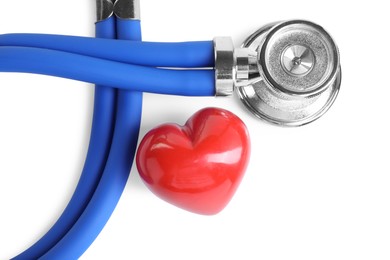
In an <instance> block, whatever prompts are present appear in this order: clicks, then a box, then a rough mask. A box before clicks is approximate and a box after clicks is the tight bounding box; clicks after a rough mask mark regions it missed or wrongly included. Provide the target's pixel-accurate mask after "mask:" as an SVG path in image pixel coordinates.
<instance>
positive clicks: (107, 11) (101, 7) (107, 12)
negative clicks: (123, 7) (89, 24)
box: [96, 0, 114, 22]
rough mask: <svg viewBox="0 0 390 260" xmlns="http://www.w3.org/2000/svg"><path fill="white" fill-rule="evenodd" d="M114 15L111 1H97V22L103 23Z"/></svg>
mask: <svg viewBox="0 0 390 260" xmlns="http://www.w3.org/2000/svg"><path fill="white" fill-rule="evenodd" d="M113 13H114V4H113V2H112V1H111V0H96V21H98V22H99V21H103V20H105V19H107V18H109V17H111V15H112V14H113Z"/></svg>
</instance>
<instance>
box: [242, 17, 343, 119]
mask: <svg viewBox="0 0 390 260" xmlns="http://www.w3.org/2000/svg"><path fill="white" fill-rule="evenodd" d="M242 47H243V48H242V49H244V50H246V53H247V54H248V55H247V57H248V58H247V60H251V62H248V63H249V64H251V65H250V66H248V65H247V66H246V67H245V66H243V65H240V66H239V64H241V63H242V62H238V60H239V59H240V60H244V61H245V60H246V59H245V52H244V51H242V49H238V50H236V53H238V55H237V54H236V57H237V63H236V66H237V69H236V70H237V77H236V78H237V80H236V82H235V86H236V90H237V93H238V95H239V97H240V99H241V100H242V102H243V103H244V105H245V106H246V107H247V108H248V109H249V110H250V111H251V112H252V113H253V114H255V115H256V116H258V117H260V118H262V119H265V120H266V121H268V122H271V123H274V124H278V125H284V126H300V125H304V124H307V123H310V122H312V121H314V120H316V119H317V118H319V117H320V116H321V115H323V114H324V113H325V112H326V111H327V110H328V109H329V108H330V106H331V105H332V104H333V102H334V100H335V98H336V97H337V94H338V92H339V88H340V83H341V69H340V61H339V53H338V49H337V47H336V45H335V43H334V41H333V39H332V38H331V37H330V35H329V34H328V33H327V32H326V31H325V30H324V29H323V28H322V27H320V26H318V25H316V24H314V23H311V22H308V21H302V20H293V21H287V22H279V23H275V24H269V25H266V26H265V27H263V28H261V29H260V30H258V31H257V32H255V33H254V34H252V35H251V36H250V37H249V38H248V39H247V40H246V41H245V42H244V44H243V46H242ZM254 53H256V54H257V60H256V61H257V65H258V66H257V70H258V71H257V73H256V72H255V71H253V68H254V66H253V55H254ZM241 56H244V57H241ZM249 67H250V68H251V69H250V70H251V71H250V72H248V73H249V74H250V75H252V77H248V80H245V77H246V74H245V69H246V68H249ZM249 74H248V75H249ZM249 78H250V79H249Z"/></svg>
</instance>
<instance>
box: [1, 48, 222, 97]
mask: <svg viewBox="0 0 390 260" xmlns="http://www.w3.org/2000/svg"><path fill="white" fill-rule="evenodd" d="M0 60H1V61H2V62H1V63H0V72H22V73H34V74H42V75H49V76H55V77H62V78H68V79H74V80H79V81H84V82H88V83H93V84H98V85H104V86H115V87H116V88H120V89H125V90H133V91H139V92H149V93H158V94H168V95H184V96H214V94H215V72H214V70H210V69H207V70H203V69H202V70H173V69H160V68H154V67H145V66H139V65H133V64H125V63H121V62H115V61H110V60H103V59H99V58H94V57H89V56H83V55H79V54H73V53H67V52H62V51H55V50H49V49H39V48H31V47H14V46H11V47H9V46H4V47H0ZM107 68H110V69H107Z"/></svg>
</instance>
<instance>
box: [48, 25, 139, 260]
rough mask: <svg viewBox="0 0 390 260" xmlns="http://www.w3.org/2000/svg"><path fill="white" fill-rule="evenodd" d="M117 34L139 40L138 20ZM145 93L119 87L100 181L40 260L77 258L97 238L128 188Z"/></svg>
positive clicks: (119, 26)
mask: <svg viewBox="0 0 390 260" xmlns="http://www.w3.org/2000/svg"><path fill="white" fill-rule="evenodd" d="M117 29H118V31H117V32H118V36H119V37H126V38H130V39H134V40H138V39H139V40H140V38H141V35H140V24H139V21H134V20H123V21H120V22H117ZM141 113H142V93H141V92H130V91H124V90H120V91H119V93H118V104H117V114H116V123H115V130H114V138H113V142H112V146H111V151H110V155H109V158H108V161H107V165H106V168H105V171H104V173H103V176H102V178H101V181H100V183H99V185H98V187H97V189H96V191H95V193H94V195H93V198H92V199H91V201H90V203H89V204H88V206H87V208H86V209H85V211H84V213H83V214H82V216H81V217H80V218H79V220H78V221H77V223H76V224H75V225H74V226H73V228H72V229H71V230H70V231H69V232H68V233H67V234H66V236H64V238H63V239H62V240H61V241H60V242H59V243H58V244H57V245H56V246H55V247H53V248H52V249H51V250H50V251H49V252H48V253H47V254H45V255H44V256H43V257H42V258H41V259H58V260H61V259H64V260H68V259H77V258H79V257H80V256H81V255H82V254H83V253H84V252H85V250H87V249H88V247H89V246H90V245H91V243H92V242H93V241H94V240H95V239H96V237H97V236H98V234H99V233H100V231H101V230H102V229H103V227H104V226H105V224H106V222H107V221H108V219H109V218H110V216H111V214H112V212H113V211H114V209H115V207H116V205H117V203H118V201H119V198H120V196H121V194H122V192H123V190H124V188H125V185H126V182H127V179H128V176H129V173H130V170H131V166H132V162H133V160H134V156H135V151H136V147H137V141H138V133H139V128H140V122H141Z"/></svg>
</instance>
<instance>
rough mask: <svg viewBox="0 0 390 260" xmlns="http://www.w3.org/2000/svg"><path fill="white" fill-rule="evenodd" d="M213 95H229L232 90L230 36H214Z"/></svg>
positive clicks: (232, 57) (232, 48) (232, 69)
mask: <svg viewBox="0 0 390 260" xmlns="http://www.w3.org/2000/svg"><path fill="white" fill-rule="evenodd" d="M214 52H215V53H214V55H215V95H216V96H231V95H233V92H234V80H235V72H234V71H235V60H234V46H233V41H232V39H231V38H230V37H216V38H214Z"/></svg>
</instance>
